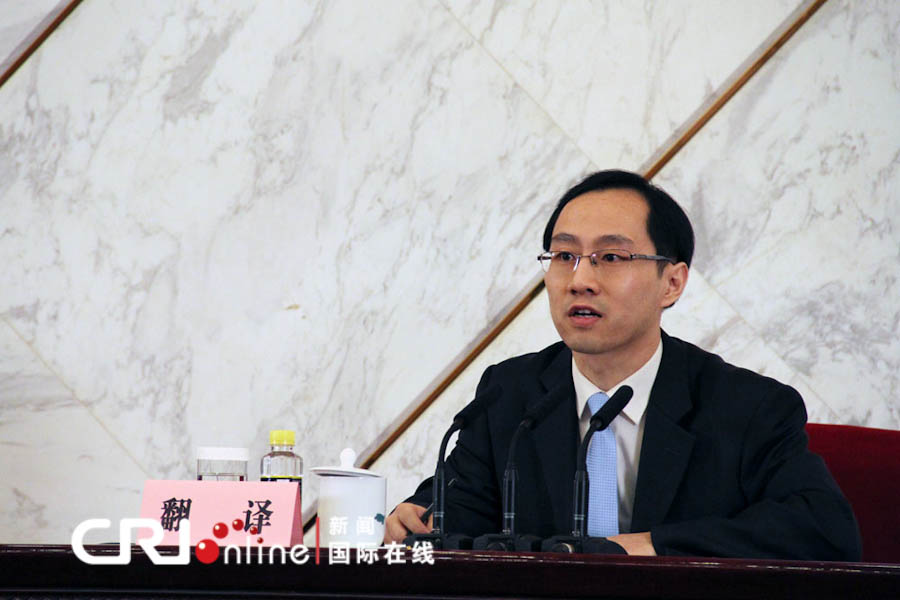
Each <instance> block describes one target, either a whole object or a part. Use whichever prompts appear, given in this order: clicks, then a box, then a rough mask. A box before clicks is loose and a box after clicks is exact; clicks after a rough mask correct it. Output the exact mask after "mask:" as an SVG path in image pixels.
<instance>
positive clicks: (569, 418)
mask: <svg viewBox="0 0 900 600" xmlns="http://www.w3.org/2000/svg"><path fill="white" fill-rule="evenodd" d="M540 380H541V384H542V386H543V388H544V393H543V394H541V395H538V396H536V397H533V398H532V399H531V400H530V401H529V402H528V407H527V408H532V407H534V406H537V405H538V404H539V403H542V402H544V401H545V400H550V399H551V398H555V402H556V407H555V408H554V409H553V410H552V411H551V412H550V414H548V415H547V417H546V418H545V419H544V420H543V421H542V422H541V423H538V425H537V426H536V427H535V429H534V431H533V432H532V434H533V435H532V436H531V437H532V439H533V440H534V446H535V450H536V452H537V457H538V462H539V463H540V467H539V468H540V470H541V474H542V476H543V479H544V481H545V482H546V484H547V493H548V494H549V496H550V507H552V510H553V523H554V528H555V530H556V531H560V532H561V531H568V530H569V529H571V527H572V523H571V520H572V511H571V506H572V485H573V484H572V477H573V474H574V473H575V458H576V453H577V448H578V420H577V418H576V416H575V387H574V385H573V383H572V353H571V352H570V351H569V349H568V348H564V349H563V350H562V351H561V352H559V353H558V354H557V355H556V356H555V357H554V358H553V360H552V361H551V362H550V363H549V364H548V366H547V367H546V368H545V369H544V371H543V372H542V373H541V374H540ZM550 401H553V400H550ZM548 508H549V507H548Z"/></svg>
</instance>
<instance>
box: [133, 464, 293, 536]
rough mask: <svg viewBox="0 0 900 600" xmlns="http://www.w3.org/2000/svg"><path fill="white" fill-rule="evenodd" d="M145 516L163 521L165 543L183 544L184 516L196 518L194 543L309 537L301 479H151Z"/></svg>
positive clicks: (192, 520) (193, 521)
mask: <svg viewBox="0 0 900 600" xmlns="http://www.w3.org/2000/svg"><path fill="white" fill-rule="evenodd" d="M141 518H143V519H153V520H155V521H158V522H159V524H160V525H161V526H162V529H163V539H162V541H161V542H159V543H160V544H161V545H172V546H177V545H178V531H179V527H180V524H181V519H188V521H190V529H191V545H192V546H196V545H197V543H198V542H199V541H200V540H207V539H208V540H212V541H214V542H216V544H218V545H219V546H225V545H228V544H234V545H236V546H242V547H243V546H246V545H247V544H248V543H249V545H251V546H274V545H280V546H284V547H288V546H293V545H295V544H300V543H302V542H303V522H302V520H301V518H300V484H299V483H287V482H280V481H279V482H267V481H266V482H263V481H253V482H250V481H168V480H152V479H151V480H147V482H146V483H144V499H143V501H142V502H141ZM147 531H149V529H147Z"/></svg>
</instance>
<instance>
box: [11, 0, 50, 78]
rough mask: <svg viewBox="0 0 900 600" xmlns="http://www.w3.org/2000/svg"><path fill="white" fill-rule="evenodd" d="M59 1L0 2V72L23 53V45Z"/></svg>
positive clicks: (14, 0) (16, 0)
mask: <svg viewBox="0 0 900 600" xmlns="http://www.w3.org/2000/svg"><path fill="white" fill-rule="evenodd" d="M64 4H65V2H60V1H59V0H0V72H2V71H3V70H4V69H5V67H6V66H7V65H12V62H13V60H15V58H18V56H19V55H20V54H21V52H22V51H24V48H23V44H24V43H26V40H28V39H29V37H30V36H31V34H32V32H34V30H35V28H36V27H38V25H40V24H41V21H43V20H44V19H45V18H46V17H47V15H49V14H51V13H53V12H55V10H54V9H57V7H58V6H62V5H64Z"/></svg>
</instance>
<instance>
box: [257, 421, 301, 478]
mask: <svg viewBox="0 0 900 600" xmlns="http://www.w3.org/2000/svg"><path fill="white" fill-rule="evenodd" d="M269 445H270V446H271V450H270V451H269V453H268V454H266V455H265V456H263V457H262V460H261V461H260V463H259V474H260V476H259V480H260V481H290V482H297V483H300V484H301V485H302V483H303V459H302V458H300V457H299V456H298V455H297V454H294V432H293V431H291V430H290V429H273V430H272V431H270V432H269Z"/></svg>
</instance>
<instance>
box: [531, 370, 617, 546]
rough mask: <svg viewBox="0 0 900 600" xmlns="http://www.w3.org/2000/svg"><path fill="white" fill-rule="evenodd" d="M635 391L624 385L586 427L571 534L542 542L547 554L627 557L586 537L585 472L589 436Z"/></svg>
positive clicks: (587, 484)
mask: <svg viewBox="0 0 900 600" xmlns="http://www.w3.org/2000/svg"><path fill="white" fill-rule="evenodd" d="M633 395H634V390H632V389H631V387H629V386H627V385H623V386H622V387H620V388H619V389H618V390H616V393H615V394H613V395H612V397H611V398H610V399H609V400H607V401H606V404H604V405H603V406H602V407H600V410H598V411H597V412H596V413H595V414H594V415H593V416H592V417H591V424H590V427H588V430H587V433H585V435H584V439H583V440H582V441H581V446H580V447H579V448H578V462H577V463H576V470H575V488H574V492H573V494H572V500H573V503H574V506H573V510H572V534H571V535H569V536H566V535H557V536H553V537H552V538H549V539H547V540H544V542H543V544H542V545H541V549H542V550H544V551H550V552H585V551H591V552H597V553H601V554H626V552H625V550H624V549H623V548H622V547H621V546H619V545H618V544H616V543H615V542H610V541H609V540H607V539H606V538H589V537H587V533H586V528H587V505H588V491H589V489H590V482H589V481H588V473H587V450H588V446H589V445H590V442H591V437H592V436H593V435H594V433H596V432H597V431H603V430H604V429H606V428H607V427H609V424H610V423H612V420H613V419H615V418H616V416H617V415H618V414H619V413H620V412H622V409H623V408H625V405H626V404H628V402H629V401H630V400H631V397H632V396H633Z"/></svg>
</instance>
